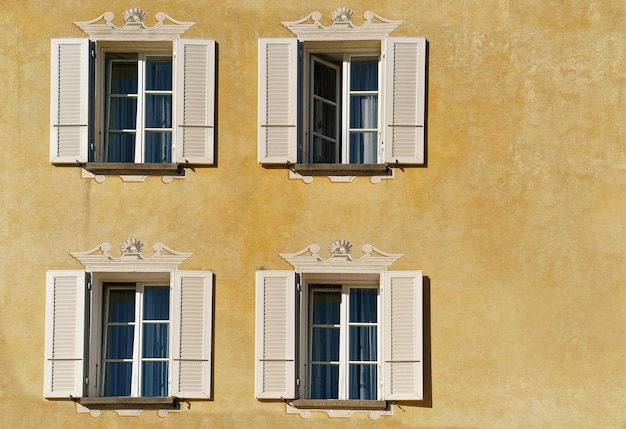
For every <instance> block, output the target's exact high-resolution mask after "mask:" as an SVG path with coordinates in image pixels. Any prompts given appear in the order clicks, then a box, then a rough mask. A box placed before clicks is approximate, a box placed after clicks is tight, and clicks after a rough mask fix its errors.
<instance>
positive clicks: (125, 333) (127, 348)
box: [105, 325, 135, 359]
mask: <svg viewBox="0 0 626 429" xmlns="http://www.w3.org/2000/svg"><path fill="white" fill-rule="evenodd" d="M134 335H135V327H134V326H132V325H123V326H117V325H114V326H108V327H107V348H106V355H105V358H106V359H132V357H133V340H134Z"/></svg>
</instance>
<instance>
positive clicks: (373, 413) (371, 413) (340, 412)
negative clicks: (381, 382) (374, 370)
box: [286, 403, 393, 420]
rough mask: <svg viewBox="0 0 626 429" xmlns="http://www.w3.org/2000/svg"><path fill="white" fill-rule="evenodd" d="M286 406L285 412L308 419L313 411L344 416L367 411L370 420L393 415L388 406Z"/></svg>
mask: <svg viewBox="0 0 626 429" xmlns="http://www.w3.org/2000/svg"><path fill="white" fill-rule="evenodd" d="M286 407H287V414H300V417H302V418H303V419H308V418H309V417H311V412H313V411H320V412H324V413H326V414H328V417H344V418H347V417H350V416H351V415H352V414H354V413H368V417H369V418H370V419H371V420H377V419H378V418H379V417H380V416H392V415H393V408H390V409H389V410H376V411H371V410H332V409H314V410H308V409H303V408H296V407H293V406H291V405H289V404H288V403H287V404H286Z"/></svg>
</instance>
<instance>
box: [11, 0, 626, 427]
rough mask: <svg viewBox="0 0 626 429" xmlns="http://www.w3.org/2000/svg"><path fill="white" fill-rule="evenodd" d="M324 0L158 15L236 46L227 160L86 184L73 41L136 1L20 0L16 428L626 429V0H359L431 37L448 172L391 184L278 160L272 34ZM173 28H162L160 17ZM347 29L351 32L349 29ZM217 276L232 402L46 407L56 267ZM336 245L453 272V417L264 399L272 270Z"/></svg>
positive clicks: (434, 138)
mask: <svg viewBox="0 0 626 429" xmlns="http://www.w3.org/2000/svg"><path fill="white" fill-rule="evenodd" d="M341 5H342V4H340V3H336V2H330V1H327V0H323V1H319V0H317V1H309V0H307V1H304V0H295V1H289V2H286V1H283V2H277V1H258V0H254V1H253V0H244V1H241V0H240V1H232V0H223V1H219V2H218V1H213V0H208V1H206V0H204V1H199V0H186V1H184V2H183V1H158V2H157V1H152V0H147V1H144V2H142V3H141V4H140V6H141V7H142V8H144V9H145V10H146V12H147V14H148V17H149V22H148V23H149V24H151V23H153V22H154V21H153V19H154V15H155V14H156V13H157V12H159V11H163V12H166V13H168V14H169V15H170V16H172V17H173V18H176V19H179V20H182V21H196V25H195V26H194V27H192V28H191V29H190V30H189V31H188V32H187V33H186V34H185V37H189V38H211V39H215V40H217V42H218V44H219V60H218V61H219V68H218V79H219V81H218V82H219V85H218V87H219V94H218V102H219V104H218V109H217V111H218V119H217V126H218V139H217V140H218V148H217V159H218V165H217V168H208V169H196V171H195V172H190V171H189V172H188V177H187V178H186V179H184V180H174V181H173V182H172V183H170V184H163V183H162V182H161V181H160V179H158V178H149V179H147V180H146V181H145V182H143V183H124V182H122V181H121V180H120V179H119V178H116V177H109V178H107V179H106V181H105V182H104V183H96V182H95V181H93V180H87V179H82V178H81V177H80V172H79V170H78V169H76V168H59V167H53V166H51V165H50V164H49V162H48V159H49V147H48V141H49V90H50V85H49V75H50V74H49V67H50V66H49V61H50V53H49V51H50V39H51V38H53V37H82V36H83V33H82V32H81V31H80V29H78V28H77V27H75V26H74V25H73V24H72V22H73V21H84V20H89V19H92V18H95V17H97V16H99V15H100V14H101V13H103V12H105V11H112V12H113V13H114V14H115V16H116V22H117V23H121V14H122V12H123V11H124V10H125V9H126V8H128V7H130V6H134V4H131V3H128V2H126V1H118V0H115V1H109V2H106V4H104V3H102V2H96V1H81V2H79V1H71V0H57V1H55V2H54V3H50V2H44V1H36V0H25V1H23V2H20V3H19V4H18V2H9V1H3V2H1V3H0V26H1V28H2V35H1V36H0V38H1V40H2V43H0V80H1V81H2V86H1V87H2V94H3V100H4V102H3V103H0V120H1V125H0V141H1V142H2V145H3V148H4V152H3V156H2V157H0V178H1V179H0V180H1V183H0V197H2V202H3V209H2V210H1V211H0V213H1V214H0V255H2V257H1V258H0V269H1V274H0V397H1V398H2V400H1V401H0V427H3V428H5V427H6V428H21V427H24V428H40V427H42V428H43V427H50V428H79V427H80V428H83V427H102V428H116V427H120V428H121V427H148V426H149V427H153V428H159V427H187V428H196V427H215V428H240V427H241V428H247V427H257V428H296V427H297V428H335V427H336V428H356V427H372V428H374V427H378V428H397V429H400V428H625V427H626V413H625V411H624V398H626V359H625V358H624V356H625V355H626V343H625V342H624V338H626V316H625V309H626V286H625V284H624V278H626V264H625V263H624V262H625V260H624V259H625V257H626V240H625V239H624V238H625V237H626V220H625V219H624V212H625V211H626V202H625V199H624V196H625V195H624V194H625V192H626V149H625V147H626V129H625V127H624V125H623V122H624V121H623V112H625V111H626V94H625V89H624V88H625V86H626V85H625V84H626V78H625V76H626V74H625V73H624V71H625V70H626V30H625V27H624V26H623V22H624V21H625V20H626V3H625V2H623V1H617V0H604V1H602V0H598V1H593V2H588V1H582V0H580V1H567V2H566V1H557V0H523V1H521V0H520V1H515V0H508V1H507V0H481V1H466V0H456V1H441V0H389V1H385V2H373V1H359V0H354V1H351V2H349V3H346V5H347V6H350V7H352V8H353V9H354V10H355V12H356V18H355V22H357V23H359V22H362V21H361V20H362V16H363V13H364V12H365V11H366V10H373V11H375V12H377V13H378V14H379V15H381V16H383V17H386V18H390V19H404V20H405V23H404V24H402V25H401V26H400V27H399V28H398V29H397V30H396V31H395V32H394V33H393V34H394V35H398V36H419V37H425V38H427V39H428V40H429V43H430V55H429V80H428V84H429V97H428V166H427V168H417V169H405V171H404V172H401V171H396V177H395V179H393V180H383V181H382V182H381V183H380V184H377V185H373V184H372V183H370V182H369V180H368V179H367V178H358V179H356V180H355V181H354V182H353V183H350V184H338V183H334V184H333V183H330V182H329V181H328V180H327V179H325V178H316V179H315V180H314V182H313V183H311V184H304V183H303V182H301V181H291V180H288V174H287V172H286V171H284V170H265V169H263V168H262V167H261V166H259V165H258V164H257V161H256V157H257V155H256V153H257V149H256V136H257V39H258V38H259V37H290V36H291V34H290V33H289V32H288V30H286V29H285V28H284V27H283V26H282V25H281V24H280V21H284V20H295V19H298V18H300V17H302V16H305V15H306V14H308V13H310V12H312V11H314V10H318V11H320V12H322V14H323V15H324V19H328V16H329V13H330V11H331V10H333V9H334V8H335V7H337V6H341ZM150 20H152V21H150ZM327 22H328V21H327ZM131 236H133V237H138V238H140V239H141V240H142V241H143V242H144V243H146V244H147V246H146V249H148V250H147V251H146V252H144V253H148V254H149V253H150V252H149V249H150V247H151V245H152V244H153V243H155V242H162V243H165V244H166V245H168V246H169V247H171V248H173V249H176V250H180V251H186V252H193V253H194V255H193V257H192V258H190V259H189V260H188V261H187V262H185V263H184V265H183V267H181V268H183V269H202V270H211V271H213V272H215V275H216V281H215V335H214V350H215V356H214V400H213V401H210V402H199V401H195V402H193V404H192V407H191V410H184V412H182V413H180V414H170V415H169V416H167V417H166V418H159V417H157V416H156V414H155V413H154V412H152V411H146V412H144V413H143V414H142V415H141V416H140V417H132V418H131V417H119V416H117V414H115V413H113V412H103V413H102V415H101V416H100V417H99V418H97V419H94V418H92V417H90V416H89V415H88V414H78V413H76V411H75V405H74V404H73V403H70V402H69V401H60V402H53V401H46V400H44V399H43V396H42V391H43V351H44V350H43V348H44V307H45V272H46V270H48V269H80V268H81V266H80V264H78V262H76V261H75V260H74V259H73V258H72V257H71V256H70V255H69V252H70V251H83V250H88V249H91V248H93V247H95V246H96V245H98V244H100V243H102V242H104V241H109V242H111V243H112V245H113V246H116V245H117V244H118V243H120V242H121V241H123V240H124V239H126V238H128V237H131ZM336 238H347V239H349V240H351V241H352V242H353V243H354V244H355V246H354V248H355V249H356V250H355V251H354V254H355V256H359V255H360V254H359V250H358V249H360V247H361V245H362V244H365V243H371V244H373V245H375V246H376V247H378V248H380V249H382V250H385V251H388V252H392V253H403V254H404V255H405V256H404V257H403V258H401V259H400V260H399V261H398V262H397V263H396V264H394V265H393V266H392V268H393V269H422V270H424V273H425V275H427V276H428V277H429V278H430V282H431V283H430V327H431V335H430V343H431V367H432V371H431V377H430V378H431V379H432V387H431V388H430V389H429V390H430V393H429V396H430V397H431V399H432V401H431V405H430V406H419V407H414V406H403V409H404V411H405V412H402V411H401V410H399V409H396V410H395V415H394V416H392V417H381V418H380V419H379V420H377V421H371V420H369V419H368V418H367V417H365V416H362V415H359V416H356V417H352V418H350V419H329V418H328V417H327V416H326V415H325V414H313V416H312V417H311V418H310V419H307V420H303V419H301V418H300V417H298V416H291V415H285V414H284V406H283V404H277V403H260V402H258V401H256V400H255V399H254V392H253V390H254V388H253V377H254V294H253V291H254V272H255V270H257V269H260V268H261V267H263V268H265V269H288V268H289V266H288V265H287V264H286V263H285V262H284V261H282V259H280V258H279V257H278V253H281V252H292V251H297V250H300V249H302V248H304V247H305V246H307V245H309V244H311V243H319V244H320V245H321V246H322V248H324V247H325V246H327V245H328V244H329V243H330V242H331V241H332V240H334V239H336Z"/></svg>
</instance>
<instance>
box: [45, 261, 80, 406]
mask: <svg viewBox="0 0 626 429" xmlns="http://www.w3.org/2000/svg"><path fill="white" fill-rule="evenodd" d="M85 289H86V287H85V272H84V271H48V272H47V274H46V350H45V365H44V397H46V398H68V397H69V396H70V395H72V396H77V397H80V396H82V394H83V360H84V356H83V355H84V341H85Z"/></svg>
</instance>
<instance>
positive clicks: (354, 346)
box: [350, 326, 378, 361]
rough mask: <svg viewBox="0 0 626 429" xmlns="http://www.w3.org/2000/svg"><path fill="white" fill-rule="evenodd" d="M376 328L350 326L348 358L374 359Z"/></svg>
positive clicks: (376, 343)
mask: <svg viewBox="0 0 626 429" xmlns="http://www.w3.org/2000/svg"><path fill="white" fill-rule="evenodd" d="M377 333H378V329H377V327H376V326H351V327H350V360H351V361H375V360H376V359H377V357H376V356H377V353H376V350H377V348H378V335H377Z"/></svg>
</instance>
